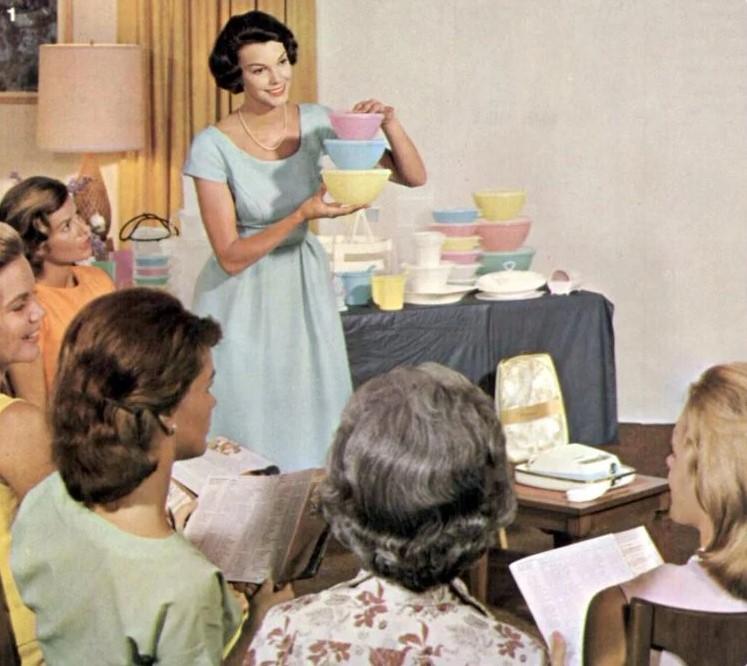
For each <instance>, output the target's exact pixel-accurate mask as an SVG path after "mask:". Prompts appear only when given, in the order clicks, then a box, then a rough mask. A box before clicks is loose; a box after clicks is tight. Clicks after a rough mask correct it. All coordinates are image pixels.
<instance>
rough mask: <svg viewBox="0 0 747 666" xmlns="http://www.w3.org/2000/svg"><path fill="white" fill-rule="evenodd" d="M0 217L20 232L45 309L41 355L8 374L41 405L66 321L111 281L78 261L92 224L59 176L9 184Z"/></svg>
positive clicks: (87, 248) (19, 391) (87, 247)
mask: <svg viewBox="0 0 747 666" xmlns="http://www.w3.org/2000/svg"><path fill="white" fill-rule="evenodd" d="M0 221H3V222H7V223H8V224H10V225H11V226H12V227H13V228H15V229H16V231H18V233H19V234H20V235H21V238H22V239H23V242H24V244H25V246H26V249H25V253H26V258H27V259H28V261H29V263H30V264H31V268H32V269H33V271H34V275H35V276H36V294H37V298H38V299H39V303H40V304H41V305H42V307H43V308H44V310H45V311H46V313H47V316H46V317H45V318H44V322H43V324H42V328H41V331H40V336H39V347H40V348H41V356H40V357H39V358H38V359H37V360H35V361H34V362H33V363H24V364H21V365H14V366H12V367H11V368H10V379H11V382H12V384H13V388H14V389H15V394H16V395H17V396H19V397H22V398H24V399H26V400H29V401H30V402H33V403H34V404H36V405H39V406H40V407H44V406H45V405H46V402H47V394H48V393H49V389H50V388H51V386H52V382H53V380H54V376H55V373H56V371H57V355H58V354H59V351H60V344H61V343H62V336H63V335H64V333H65V330H66V329H67V327H68V324H69V323H70V322H71V321H72V319H73V317H75V315H76V314H77V313H78V312H79V311H80V310H81V308H83V306H84V305H86V304H87V303H89V302H90V301H92V300H93V299H94V298H96V297H97V296H102V295H103V294H107V293H109V292H111V291H113V290H114V283H113V282H112V281H111V279H110V278H109V276H108V275H107V274H106V273H105V272H104V271H102V270H101V269H100V268H96V267H93V266H78V265H77V262H79V261H84V260H86V259H89V258H90V257H91V254H92V252H93V250H92V246H91V229H90V227H89V226H88V224H87V223H86V222H85V221H84V220H83V219H82V218H81V217H80V216H79V215H78V213H77V210H76V208H75V202H74V201H73V198H72V196H71V195H70V193H69V192H68V190H67V187H65V185H64V184H63V183H61V182H60V181H59V180H55V179H53V178H46V177H44V176H33V177H31V178H27V179H26V180H23V181H21V182H20V183H18V184H17V185H15V186H14V187H12V188H11V189H10V190H8V192H7V193H6V194H5V196H4V197H3V200H2V201H0Z"/></svg>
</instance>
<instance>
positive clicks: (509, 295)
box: [475, 271, 547, 301]
mask: <svg viewBox="0 0 747 666" xmlns="http://www.w3.org/2000/svg"><path fill="white" fill-rule="evenodd" d="M545 284H547V280H546V279H545V276H544V275H542V274H541V273H535V272H534V271H498V272H496V273H487V274H486V275H483V276H481V277H480V278H479V279H478V280H477V283H476V286H477V289H478V290H479V291H478V293H477V294H476V295H475V296H476V298H479V299H480V300H483V301H520V300H524V299H528V298H539V297H540V296H542V295H543V294H544V293H545V292H544V290H543V289H542V288H543V287H544V286H545Z"/></svg>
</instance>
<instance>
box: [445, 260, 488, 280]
mask: <svg viewBox="0 0 747 666" xmlns="http://www.w3.org/2000/svg"><path fill="white" fill-rule="evenodd" d="M480 266H482V264H480V263H479V262H478V263H475V264H454V265H453V266H452V267H451V273H450V274H449V280H471V279H472V278H474V277H475V274H476V273H477V269H478V268H480Z"/></svg>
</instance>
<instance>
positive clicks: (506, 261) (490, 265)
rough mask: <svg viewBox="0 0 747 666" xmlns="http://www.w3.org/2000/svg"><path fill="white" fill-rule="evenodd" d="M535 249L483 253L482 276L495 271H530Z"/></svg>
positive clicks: (521, 248) (526, 247)
mask: <svg viewBox="0 0 747 666" xmlns="http://www.w3.org/2000/svg"><path fill="white" fill-rule="evenodd" d="M534 253H535V249H534V248H533V247H528V246H526V245H525V246H524V247H520V248H519V249H518V250H512V251H511V252H483V253H482V257H481V258H480V263H481V264H482V267H481V268H480V270H479V271H478V272H479V273H480V274H483V273H492V272H494V271H528V270H529V267H530V266H531V265H532V259H534Z"/></svg>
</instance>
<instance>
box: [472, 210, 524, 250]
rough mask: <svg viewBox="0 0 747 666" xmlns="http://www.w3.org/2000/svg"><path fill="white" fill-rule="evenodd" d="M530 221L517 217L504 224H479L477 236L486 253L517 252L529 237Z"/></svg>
mask: <svg viewBox="0 0 747 666" xmlns="http://www.w3.org/2000/svg"><path fill="white" fill-rule="evenodd" d="M531 226H532V221H531V220H530V219H529V218H528V217H517V218H514V219H513V220H506V221H505V222H480V224H478V225H477V234H478V236H479V237H480V245H482V249H483V250H485V251H486V252H511V251H513V250H518V249H519V248H520V247H521V246H522V244H523V243H524V241H525V240H526V239H527V236H528V235H529V229H530V228H531Z"/></svg>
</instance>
